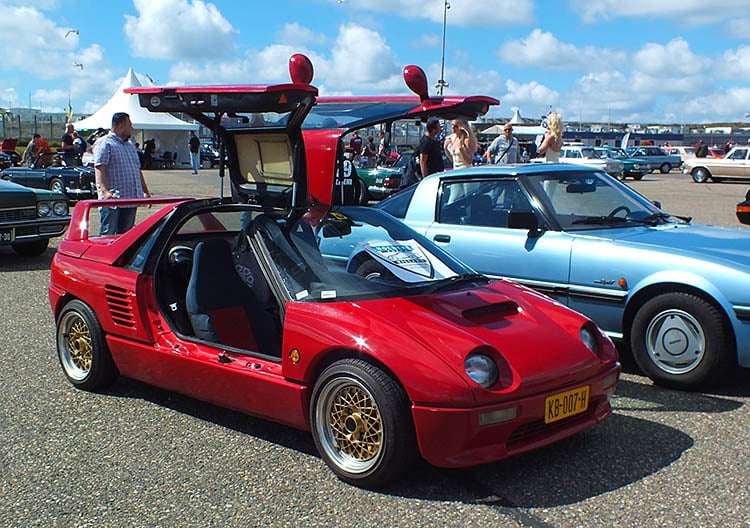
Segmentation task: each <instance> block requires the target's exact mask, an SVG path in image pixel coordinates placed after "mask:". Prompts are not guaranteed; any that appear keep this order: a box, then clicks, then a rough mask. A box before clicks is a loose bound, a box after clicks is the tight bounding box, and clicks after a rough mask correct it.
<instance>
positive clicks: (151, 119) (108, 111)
mask: <svg viewBox="0 0 750 528" xmlns="http://www.w3.org/2000/svg"><path fill="white" fill-rule="evenodd" d="M139 86H142V84H141V82H140V81H139V80H138V77H137V76H136V74H135V72H133V69H132V68H130V69H129V70H128V73H127V75H125V79H123V81H122V84H120V87H119V88H118V89H117V91H116V92H115V93H114V95H113V96H112V97H111V98H110V99H109V101H107V102H106V103H105V104H104V106H102V107H101V108H100V109H99V110H97V111H96V112H95V113H93V114H92V115H90V116H89V117H87V118H85V119H81V120H80V121H76V122H75V123H73V124H74V125H75V127H76V130H96V129H98V128H104V129H107V130H109V129H110V127H111V126H112V115H113V114H115V113H116V112H126V113H127V114H128V115H129V116H130V121H131V122H132V123H133V138H134V140H135V141H138V142H139V143H140V144H141V145H143V143H144V142H145V140H147V139H150V138H155V139H156V148H157V153H163V152H171V153H174V152H177V164H176V165H175V167H185V166H187V167H189V166H190V153H189V150H188V134H187V131H188V130H195V131H197V130H198V127H199V125H197V124H193V123H188V122H187V121H182V120H180V119H177V118H176V117H174V116H173V115H171V114H167V113H154V112H149V111H148V110H146V109H145V108H143V107H142V106H141V105H140V104H139V103H138V96H137V95H135V94H126V93H125V92H124V90H125V89H126V88H137V87H139Z"/></svg>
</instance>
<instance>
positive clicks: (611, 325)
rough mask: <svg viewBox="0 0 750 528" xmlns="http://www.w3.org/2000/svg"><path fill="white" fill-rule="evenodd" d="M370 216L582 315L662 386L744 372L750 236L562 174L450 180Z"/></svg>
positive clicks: (531, 171)
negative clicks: (400, 225)
mask: <svg viewBox="0 0 750 528" xmlns="http://www.w3.org/2000/svg"><path fill="white" fill-rule="evenodd" d="M375 207H378V208H381V209H382V210H384V211H387V212H388V213H390V214H392V215H394V216H396V217H397V218H401V219H403V220H404V221H405V222H406V223H407V224H408V225H409V226H411V227H413V228H414V229H416V230H417V231H418V232H420V233H421V234H423V235H424V236H425V237H427V238H428V239H429V240H431V241H433V242H435V243H437V244H438V245H439V246H440V247H442V248H443V249H445V250H446V251H448V252H450V253H451V254H452V255H454V256H455V257H457V258H459V259H460V260H461V261H463V262H465V263H466V264H468V265H469V266H471V267H473V268H474V269H476V270H477V271H479V272H481V273H484V274H486V275H488V276H493V277H503V278H508V279H512V280H514V281H517V282H520V283H522V284H525V285H527V286H530V287H532V288H536V289H538V290H539V291H541V292H543V293H546V294H547V295H549V296H551V297H553V298H555V299H557V300H558V301H560V302H561V303H563V304H565V305H567V306H569V307H571V308H573V309H574V310H578V311H580V312H582V313H584V314H586V315H588V316H589V317H591V318H592V319H593V320H594V321H595V322H596V323H597V324H598V325H599V326H600V327H601V328H603V329H604V330H605V332H606V333H607V334H608V335H609V336H610V337H612V338H615V339H621V340H622V342H623V344H624V345H626V346H627V347H628V348H629V349H630V350H631V351H632V354H633V356H634V357H635V360H636V362H637V363H638V365H639V366H640V368H641V369H642V370H643V372H644V373H645V374H646V375H647V376H649V377H650V378H651V379H653V380H654V381H655V382H657V383H659V384H663V385H668V386H672V387H678V388H686V389H696V388H699V387H704V386H707V385H711V384H714V383H718V382H719V381H721V380H722V379H723V378H724V376H725V375H726V374H727V373H728V372H729V371H731V370H732V369H733V368H735V367H736V366H737V365H738V364H739V365H741V366H743V367H750V231H747V230H744V229H729V228H720V227H712V226H704V225H695V224H691V223H689V219H687V218H681V217H676V216H673V215H669V214H667V213H665V212H664V211H661V210H660V209H658V208H657V207H656V206H655V205H654V204H652V203H651V202H649V201H648V200H646V199H645V198H644V197H643V196H641V195H640V194H638V193H636V192H635V191H634V190H632V189H630V188H629V187H628V186H626V185H624V184H622V183H619V182H617V181H615V180H614V179H612V178H610V177H608V176H607V175H605V174H604V173H603V172H600V171H597V170H595V169H591V168H586V167H573V166H567V167H566V166H563V165H557V164H555V165H552V164H542V165H536V164H530V165H517V166H493V167H482V168H480V167H476V168H473V169H466V170H461V171H451V172H446V173H443V174H439V175H434V176H430V177H428V178H426V179H424V180H422V181H420V182H419V184H417V185H416V186H414V187H412V188H409V189H407V190H405V191H402V192H400V193H397V194H395V195H393V196H391V197H390V198H387V199H386V200H384V201H383V202H380V203H379V204H377V205H376V206H375Z"/></svg>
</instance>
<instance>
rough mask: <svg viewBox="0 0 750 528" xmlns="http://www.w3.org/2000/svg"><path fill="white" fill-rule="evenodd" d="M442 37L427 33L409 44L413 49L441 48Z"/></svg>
mask: <svg viewBox="0 0 750 528" xmlns="http://www.w3.org/2000/svg"><path fill="white" fill-rule="evenodd" d="M440 42H441V39H440V36H439V35H436V34H434V33H427V34H423V35H420V36H419V38H416V39H414V40H412V41H410V42H409V46H410V47H412V48H436V47H438V46H440Z"/></svg>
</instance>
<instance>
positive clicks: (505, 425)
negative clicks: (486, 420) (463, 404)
mask: <svg viewBox="0 0 750 528" xmlns="http://www.w3.org/2000/svg"><path fill="white" fill-rule="evenodd" d="M619 373H620V365H619V363H617V364H614V365H613V366H612V367H611V368H610V369H608V370H606V371H605V372H603V373H601V374H599V375H597V376H595V377H592V378H590V379H587V380H581V381H580V382H579V383H576V384H575V385H574V386H570V387H557V388H555V389H554V390H551V391H549V392H545V393H542V394H537V395H534V396H529V397H526V398H522V399H518V400H513V401H507V402H503V403H502V404H499V405H489V406H483V407H478V408H470V409H467V408H463V409H455V408H440V407H430V406H420V405H415V406H414V407H413V409H412V414H413V416H414V425H415V429H416V432H417V440H418V442H419V449H420V452H421V454H422V457H423V458H424V459H425V460H426V461H427V462H429V463H430V464H432V465H435V466H439V467H466V466H474V465H478V464H486V463H489V462H494V461H496V460H501V459H503V458H507V457H509V456H514V455H518V454H520V453H524V452H526V451H531V450H533V449H538V448H540V447H544V446H546V445H549V444H553V443H555V442H557V441H559V440H562V439H563V438H567V437H569V436H572V435H574V434H576V433H578V432H580V431H583V430H585V429H588V428H589V427H591V426H592V425H594V424H596V423H599V422H601V421H602V420H604V419H605V418H606V417H607V416H609V415H610V414H611V413H612V407H611V405H610V403H609V400H610V398H611V397H612V394H613V393H614V391H615V387H616V386H617V379H619ZM613 377H614V381H613ZM585 385H588V386H589V387H590V395H589V404H588V409H587V410H586V411H585V412H583V413H581V414H576V415H573V416H569V417H567V418H564V419H562V420H559V421H556V422H552V423H549V424H546V423H545V421H544V413H545V400H546V398H547V397H548V396H551V395H554V394H558V393H561V392H565V391H567V390H570V389H573V388H577V387H582V386H585ZM513 407H515V408H517V411H516V412H517V415H516V417H515V418H513V419H511V420H508V421H505V422H501V423H495V424H491V425H480V415H485V416H486V415H487V413H492V412H494V411H503V410H505V409H509V408H513Z"/></svg>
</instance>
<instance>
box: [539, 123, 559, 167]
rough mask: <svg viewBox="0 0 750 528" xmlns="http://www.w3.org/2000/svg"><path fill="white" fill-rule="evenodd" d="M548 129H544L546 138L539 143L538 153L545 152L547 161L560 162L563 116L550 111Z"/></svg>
mask: <svg viewBox="0 0 750 528" xmlns="http://www.w3.org/2000/svg"><path fill="white" fill-rule="evenodd" d="M547 126H548V128H547V130H545V131H544V140H543V141H542V144H541V145H539V149H538V150H537V153H538V154H544V158H545V161H546V162H547V163H558V162H559V161H560V150H561V149H562V143H563V141H562V133H563V130H562V129H563V126H562V118H561V117H560V114H558V113H556V112H550V113H549V115H548V116H547Z"/></svg>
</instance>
